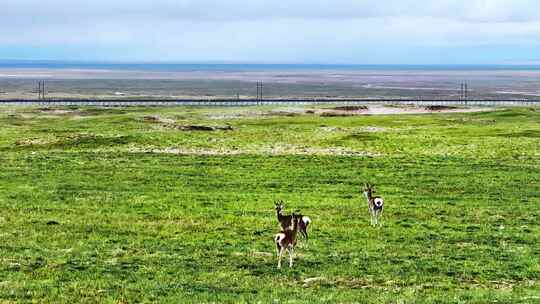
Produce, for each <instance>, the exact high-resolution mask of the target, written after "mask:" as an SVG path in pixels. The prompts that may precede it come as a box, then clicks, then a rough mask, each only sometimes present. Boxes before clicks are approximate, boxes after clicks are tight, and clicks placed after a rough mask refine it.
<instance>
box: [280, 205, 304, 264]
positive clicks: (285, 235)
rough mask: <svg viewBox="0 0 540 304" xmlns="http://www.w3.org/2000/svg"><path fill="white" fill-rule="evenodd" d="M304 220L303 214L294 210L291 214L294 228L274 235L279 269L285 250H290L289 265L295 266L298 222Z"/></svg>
mask: <svg viewBox="0 0 540 304" xmlns="http://www.w3.org/2000/svg"><path fill="white" fill-rule="evenodd" d="M301 221H302V215H300V214H296V213H294V212H293V214H292V215H291V222H292V229H283V230H282V231H281V232H280V233H278V234H276V235H275V236H274V242H275V243H276V247H277V254H278V264H277V267H278V269H279V268H281V258H282V257H283V252H285V250H287V251H288V252H289V267H292V266H293V254H294V246H296V235H297V233H298V226H299V225H298V224H299V223H300V222H301Z"/></svg>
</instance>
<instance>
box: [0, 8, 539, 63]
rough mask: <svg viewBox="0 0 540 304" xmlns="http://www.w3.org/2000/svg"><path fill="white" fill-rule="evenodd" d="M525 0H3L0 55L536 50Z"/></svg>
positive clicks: (291, 56) (310, 58) (485, 57)
mask: <svg viewBox="0 0 540 304" xmlns="http://www.w3.org/2000/svg"><path fill="white" fill-rule="evenodd" d="M538 41H540V3H539V2H538V1H531V0H514V1H507V0H505V1H503V0H469V1H466V0H439V1H425V0H424V1H420V0H417V1H411V0H401V1H398V0H386V1H381V0H379V1H375V0H325V1H323V0H294V1H275V0H249V1H246V0H242V1H241V0H221V1H218V0H213V1H212V0H153V1H142V0H139V1H136V0H131V1H127V0H116V1H112V0H108V1H105V0H94V1H73V0H71V1H67V0H49V1H47V2H44V1H38V0H3V1H2V11H1V12H0V58H16V59H75V60H124V61H133V60H144V61H189V62H193V61H234V62H300V63H301V62H306V63H307V62H321V63H501V62H517V61H526V60H534V59H535V56H537V55H536V54H535V53H536V51H537V50H538V47H539V46H540V43H539V42H538Z"/></svg>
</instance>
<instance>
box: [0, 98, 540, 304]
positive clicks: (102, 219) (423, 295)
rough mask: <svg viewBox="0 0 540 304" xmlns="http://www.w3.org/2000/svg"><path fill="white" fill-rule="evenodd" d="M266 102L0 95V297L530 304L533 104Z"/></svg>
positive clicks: (539, 142)
mask: <svg viewBox="0 0 540 304" xmlns="http://www.w3.org/2000/svg"><path fill="white" fill-rule="evenodd" d="M72 110H73V109H72ZM266 110H268V109H267V108H261V109H252V108H250V109H245V108H244V109H219V108H216V109H213V108H182V107H179V108H125V109H93V108H83V109H75V110H74V111H72V112H65V111H64V112H59V111H56V112H55V111H40V110H38V109H35V108H0V162H1V170H0V210H1V212H0V239H1V243H0V302H51V303H74V302H88V303H118V302H120V303H122V302H127V303H132V302H160V303H166V302H170V303H185V302H197V303H201V302H218V303H222V302H225V303H227V302H250V303H253V302H258V301H260V302H261V303H272V302H277V303H317V302H321V303H329V302H332V303H334V302H337V303H353V302H354V303H496V302H497V303H540V283H539V279H540V266H539V264H540V225H539V223H540V111H538V110H536V111H535V110H534V109H510V110H499V111H494V112H486V113H463V114H436V115H400V116H363V117H320V116H318V115H309V114H308V115H301V116H295V117H288V116H280V115H264V116H252V115H246V116H237V114H238V113H244V114H245V113H246V112H257V111H261V112H264V111H266ZM219 115H222V117H218V118H220V119H216V116H219ZM148 116H154V117H159V119H162V120H164V121H167V122H168V123H162V122H159V121H158V122H156V121H151V120H149V119H148ZM145 117H146V118H145ZM167 119H168V120H167ZM174 124H177V125H187V124H198V125H211V126H227V125H230V126H232V127H233V130H232V131H211V132H205V131H181V130H178V129H177V128H174V127H171V125H174ZM152 151H153V152H152ZM163 152H169V153H163ZM180 152H185V153H180ZM178 153H180V154H178ZM201 153H202V154H204V155H202V154H201ZM365 181H369V182H371V183H374V184H376V188H377V190H378V194H380V195H382V196H383V197H384V198H385V204H386V209H385V212H384V216H383V226H382V227H378V228H373V227H371V226H370V225H369V217H368V213H367V204H366V202H365V199H364V198H363V197H362V196H361V193H360V187H361V184H362V183H363V182H365ZM276 199H283V200H284V201H285V203H286V208H287V210H288V211H290V210H292V209H297V208H298V209H301V210H302V212H303V213H304V214H307V215H309V216H310V217H311V219H312V220H313V225H312V227H311V239H310V242H309V244H308V245H306V244H305V242H302V241H301V242H300V244H299V246H298V247H297V250H296V252H297V255H298V256H297V258H296V260H295V266H294V268H292V269H289V268H287V267H285V268H283V269H282V270H277V269H276V262H277V261H276V257H275V247H274V244H273V241H272V237H273V235H274V234H275V233H277V232H278V231H279V229H278V224H277V221H276V218H275V214H274V210H273V202H274V200H276ZM310 278H318V279H313V280H312V281H311V282H309V283H305V280H306V279H310Z"/></svg>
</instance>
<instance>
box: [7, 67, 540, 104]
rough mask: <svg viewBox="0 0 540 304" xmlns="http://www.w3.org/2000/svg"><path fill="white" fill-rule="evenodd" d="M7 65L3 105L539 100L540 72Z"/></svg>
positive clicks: (512, 69)
mask: <svg viewBox="0 0 540 304" xmlns="http://www.w3.org/2000/svg"><path fill="white" fill-rule="evenodd" d="M167 67H168V66H166V65H165V66H163V67H162V66H158V67H155V66H153V65H149V66H145V65H141V66H137V65H136V66H122V65H120V66H117V65H90V66H88V65H81V66H77V65H73V66H71V65H67V66H66V65H60V66H52V67H49V66H47V65H23V66H17V65H15V66H11V65H10V66H5V65H4V66H2V64H0V99H12V98H27V99H34V98H37V82H38V81H39V80H44V81H45V82H46V88H47V96H48V97H49V98H253V97H255V96H256V94H257V93H256V92H257V89H256V82H259V81H260V82H263V86H264V87H263V96H264V97H267V98H315V97H317V98H352V97H355V98H452V99H456V98H459V97H460V86H461V83H463V82H467V84H468V89H469V92H468V96H469V98H495V99H502V98H528V99H535V98H536V99H538V98H540V69H539V68H534V67H523V68H521V69H520V68H519V67H511V66H509V67H499V68H489V67H474V66H473V67H467V66H462V67H452V66H449V67H444V66H443V67H437V66H426V67H422V66H420V67H415V66H411V67H407V66H396V67H393V66H388V67H386V66H382V67H373V66H302V65H291V66H280V65H277V66H273V65H268V66H266V65H262V66H257V65H255V66H251V65H201V66H197V65H195V66H190V65H180V66H174V65H173V66H170V70H168V69H167Z"/></svg>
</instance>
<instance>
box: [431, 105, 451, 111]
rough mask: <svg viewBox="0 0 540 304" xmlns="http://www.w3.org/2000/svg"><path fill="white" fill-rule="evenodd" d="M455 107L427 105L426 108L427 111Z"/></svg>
mask: <svg viewBox="0 0 540 304" xmlns="http://www.w3.org/2000/svg"><path fill="white" fill-rule="evenodd" d="M455 109H457V107H450V106H427V107H426V110H428V111H445V110H455Z"/></svg>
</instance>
